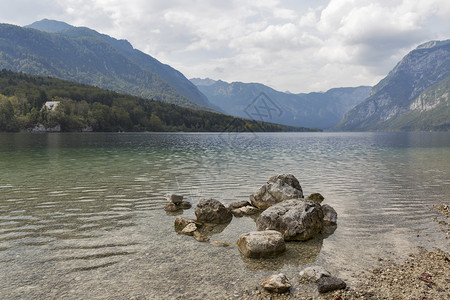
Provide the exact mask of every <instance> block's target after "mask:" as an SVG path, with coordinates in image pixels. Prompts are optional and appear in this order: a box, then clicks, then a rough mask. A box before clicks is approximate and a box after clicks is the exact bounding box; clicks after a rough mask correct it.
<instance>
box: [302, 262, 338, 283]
mask: <svg viewBox="0 0 450 300" xmlns="http://www.w3.org/2000/svg"><path fill="white" fill-rule="evenodd" d="M330 276H331V274H330V272H328V271H327V270H325V268H324V267H321V266H311V267H307V268H305V269H303V270H302V271H301V272H300V278H302V279H303V280H306V281H313V282H316V281H317V280H319V279H320V278H322V277H330Z"/></svg>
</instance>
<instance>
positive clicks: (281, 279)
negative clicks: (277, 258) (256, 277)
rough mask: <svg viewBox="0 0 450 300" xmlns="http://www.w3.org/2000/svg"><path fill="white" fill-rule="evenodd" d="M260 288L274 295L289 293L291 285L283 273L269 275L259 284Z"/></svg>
mask: <svg viewBox="0 0 450 300" xmlns="http://www.w3.org/2000/svg"><path fill="white" fill-rule="evenodd" d="M261 286H262V287H263V288H264V289H265V290H267V291H269V292H275V293H284V292H287V291H289V289H290V288H291V283H290V282H289V280H288V278H287V277H286V275H284V274H283V273H280V274H276V275H270V276H269V277H267V278H266V279H264V280H263V281H262V282H261Z"/></svg>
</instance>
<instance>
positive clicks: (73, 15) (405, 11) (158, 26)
mask: <svg viewBox="0 0 450 300" xmlns="http://www.w3.org/2000/svg"><path fill="white" fill-rule="evenodd" d="M43 18H48V19H55V20H60V21H64V22H67V23H69V24H72V25H75V26H87V27H90V28H92V29H95V30H97V31H99V32H102V33H106V34H108V35H111V36H113V37H115V38H120V39H127V40H129V41H130V42H131V43H132V45H133V46H134V47H135V48H137V49H139V50H141V51H143V52H145V53H148V54H150V55H152V56H153V57H155V58H157V59H158V60H160V61H162V62H163V63H167V64H170V65H171V66H173V67H174V68H176V69H178V70H180V71H181V72H182V73H183V74H184V75H185V76H186V77H188V78H191V77H201V78H204V77H210V78H212V79H222V80H225V81H229V82H232V81H243V82H260V83H264V84H267V85H269V86H271V87H273V88H275V89H277V90H281V91H286V90H289V91H291V92H295V93H299V92H311V91H325V90H327V89H329V88H332V87H341V86H358V85H374V84H376V83H377V82H378V81H379V80H380V79H381V78H382V77H384V76H385V75H386V74H387V73H388V72H389V71H390V70H391V69H392V68H393V67H394V66H395V64H396V63H397V62H398V61H399V60H400V59H401V58H402V57H403V56H404V55H405V54H406V53H408V52H409V51H410V50H412V49H414V48H415V47H416V46H417V45H418V44H420V43H422V42H425V41H429V40H436V39H438V40H442V39H449V38H450V1H449V0H331V1H330V0H258V1H256V0H254V1H253V0H252V1H250V0H239V1H238V0H228V1H226V0H217V1H216V0H127V1H123V0H14V1H1V2H0V22H2V23H11V24H16V25H21V26H22V25H27V24H30V23H32V22H34V21H37V20H40V19H43Z"/></svg>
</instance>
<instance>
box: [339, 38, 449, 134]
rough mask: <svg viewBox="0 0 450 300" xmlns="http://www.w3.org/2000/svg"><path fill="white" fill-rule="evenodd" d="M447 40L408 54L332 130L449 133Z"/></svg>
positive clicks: (426, 45) (429, 44) (424, 46)
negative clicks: (434, 131) (447, 131)
mask: <svg viewBox="0 0 450 300" xmlns="http://www.w3.org/2000/svg"><path fill="white" fill-rule="evenodd" d="M449 76H450V40H446V41H432V42H428V43H425V44H422V45H420V46H418V47H417V48H416V49H414V50H413V51H411V52H409V53H408V54H407V55H406V56H405V57H404V58H403V59H402V60H401V61H400V62H399V63H398V64H397V65H396V66H395V68H394V69H393V70H392V71H391V72H389V74H388V75H387V76H386V77H385V78H384V79H382V80H381V81H380V82H379V83H378V84H377V85H376V86H375V87H374V88H373V90H372V93H371V95H370V97H368V98H367V99H366V100H365V101H364V102H362V103H361V104H359V105H357V106H356V107H354V108H353V109H352V110H350V111H349V112H348V113H347V114H346V115H345V117H344V119H343V120H342V121H341V122H340V123H339V124H338V125H337V126H336V127H335V129H336V130H352V131H363V130H385V131H391V130H402V131H406V130H450V109H449V106H450V101H449V94H450V88H449V85H450V84H449V81H450V78H449Z"/></svg>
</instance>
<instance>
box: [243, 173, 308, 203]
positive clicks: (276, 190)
mask: <svg viewBox="0 0 450 300" xmlns="http://www.w3.org/2000/svg"><path fill="white" fill-rule="evenodd" d="M294 198H303V190H302V187H301V186H300V183H299V182H298V180H297V178H295V176H294V175H292V174H287V175H286V174H281V175H277V176H273V177H271V178H270V179H269V180H268V181H267V183H265V184H264V185H263V186H261V187H260V188H259V190H258V191H257V192H256V193H254V194H253V195H250V201H251V202H252V204H253V205H254V206H256V207H257V208H259V209H267V208H269V207H270V206H272V205H274V204H277V203H279V202H281V201H284V200H287V199H294Z"/></svg>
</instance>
